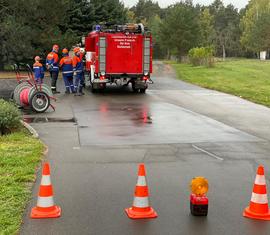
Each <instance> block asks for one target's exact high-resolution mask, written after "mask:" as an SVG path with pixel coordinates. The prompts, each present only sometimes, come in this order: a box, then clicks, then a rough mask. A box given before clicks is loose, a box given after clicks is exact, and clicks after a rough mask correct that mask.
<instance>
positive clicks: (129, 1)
mask: <svg viewBox="0 0 270 235" xmlns="http://www.w3.org/2000/svg"><path fill="white" fill-rule="evenodd" d="M122 1H123V2H124V3H125V5H126V6H128V7H131V6H133V5H135V4H136V3H137V2H138V0H122ZM153 1H154V2H155V1H157V2H158V3H159V5H160V6H161V7H167V6H168V5H171V4H173V3H176V2H177V0H153ZM213 1H214V0H193V3H194V4H197V3H200V4H202V5H209V4H211V3H212V2H213ZM248 1H249V0H223V2H224V4H225V5H227V4H230V3H232V4H233V5H235V7H237V8H243V7H245V6H246V5H247V3H248Z"/></svg>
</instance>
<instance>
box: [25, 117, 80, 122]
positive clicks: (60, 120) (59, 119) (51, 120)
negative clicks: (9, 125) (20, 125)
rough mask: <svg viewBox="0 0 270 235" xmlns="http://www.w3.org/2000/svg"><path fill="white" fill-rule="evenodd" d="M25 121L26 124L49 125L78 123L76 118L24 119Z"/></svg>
mask: <svg viewBox="0 0 270 235" xmlns="http://www.w3.org/2000/svg"><path fill="white" fill-rule="evenodd" d="M23 121H24V122H26V123H48V122H66V123H76V119H75V118H68V119H64V118H53V117H23Z"/></svg>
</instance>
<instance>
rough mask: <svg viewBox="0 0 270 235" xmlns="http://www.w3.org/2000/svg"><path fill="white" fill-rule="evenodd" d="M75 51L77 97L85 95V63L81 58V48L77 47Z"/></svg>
mask: <svg viewBox="0 0 270 235" xmlns="http://www.w3.org/2000/svg"><path fill="white" fill-rule="evenodd" d="M73 51H74V54H75V55H74V57H73V63H72V64H73V72H74V73H73V74H74V76H75V92H76V94H75V96H81V95H84V93H83V91H82V90H83V84H84V78H83V61H82V57H81V52H80V48H79V47H75V48H74V49H73Z"/></svg>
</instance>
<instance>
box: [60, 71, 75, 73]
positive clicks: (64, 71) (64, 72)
mask: <svg viewBox="0 0 270 235" xmlns="http://www.w3.org/2000/svg"><path fill="white" fill-rule="evenodd" d="M62 73H63V74H67V73H73V71H64V72H62Z"/></svg>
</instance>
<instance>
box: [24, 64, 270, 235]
mask: <svg viewBox="0 0 270 235" xmlns="http://www.w3.org/2000/svg"><path fill="white" fill-rule="evenodd" d="M154 68H155V74H154V76H153V77H154V78H153V80H154V81H155V84H154V85H152V86H150V89H149V90H148V91H147V93H146V94H145V95H142V94H133V93H132V92H131V91H130V89H129V88H123V89H120V90H119V89H115V88H114V87H111V88H109V89H108V90H106V91H105V92H104V93H100V94H95V95H93V94H91V93H89V92H87V94H86V95H85V96H84V97H73V96H67V95H64V94H60V95H58V101H57V110H56V112H54V113H46V114H42V115H34V116H33V115H25V118H26V119H28V121H29V122H32V125H33V127H35V128H36V130H37V131H38V132H39V133H40V137H41V139H42V140H43V141H44V142H45V143H46V144H47V145H48V146H49V155H48V157H47V159H48V160H49V161H50V163H51V168H52V181H53V186H54V191H55V201H56V203H57V204H58V205H60V206H61V207H62V210H63V215H62V217H61V218H59V219H53V220H30V219H28V217H29V213H30V208H31V207H33V206H34V205H35V204H36V195H37V191H38V184H39V181H40V172H39V174H38V179H37V184H35V186H34V189H33V199H32V200H31V202H30V203H29V205H28V208H27V210H26V212H25V218H24V223H23V226H22V229H21V234H97V235H100V234H101V235H103V234H104V235H105V234H117V235H119V234H127V235H129V234H134V235H138V234H140V235H143V234H146V235H148V234H149V235H150V234H151V235H152V234H153V235H156V234H161V235H163V234H172V235H174V234H270V232H269V231H270V225H269V223H267V222H261V221H253V220H249V219H245V218H243V217H242V211H243V209H244V208H245V207H246V206H247V205H248V203H249V200H250V197H251V192H252V187H253V182H254V177H255V174H256V168H257V166H258V164H265V168H266V174H267V175H266V177H267V179H270V178H269V174H268V172H269V171H268V170H269V169H270V164H269V152H270V151H269V150H270V146H269V140H270V132H269V128H270V119H269V115H270V110H269V109H267V108H265V107H263V106H260V105H255V104H253V103H250V102H248V101H245V100H242V99H240V98H237V97H234V96H230V95H226V94H223V93H219V92H215V91H209V90H206V89H202V88H199V87H196V86H193V85H190V84H187V83H184V82H182V81H178V80H175V74H174V71H173V70H172V68H171V67H170V66H168V65H163V64H162V63H160V62H156V64H155V66H154ZM140 162H145V164H146V170H147V173H148V175H147V179H148V184H149V187H150V194H151V198H150V200H151V204H152V206H153V207H154V208H155V210H156V211H157V212H158V215H159V217H158V218H157V219H154V220H140V221H134V220H130V219H128V218H127V216H126V215H125V213H124V208H126V207H129V206H131V204H132V200H133V191H134V186H135V183H136V177H137V176H136V173H137V164H138V163H140ZM199 175H202V176H205V177H206V178H208V180H209V184H210V190H209V200H210V202H209V215H208V217H203V218H202V217H192V216H191V215H190V213H189V182H190V180H191V179H192V178H193V177H194V176H199ZM268 183H269V181H268Z"/></svg>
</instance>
